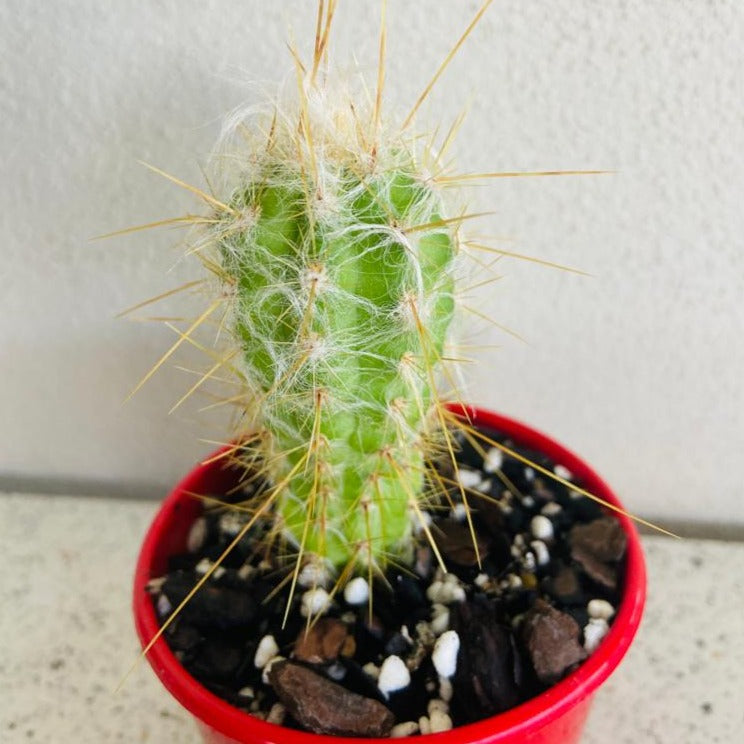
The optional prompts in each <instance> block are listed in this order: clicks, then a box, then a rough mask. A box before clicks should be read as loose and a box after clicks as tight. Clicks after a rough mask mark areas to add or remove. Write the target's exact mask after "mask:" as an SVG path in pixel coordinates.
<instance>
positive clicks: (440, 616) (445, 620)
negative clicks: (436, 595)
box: [431, 603, 450, 636]
mask: <svg viewBox="0 0 744 744" xmlns="http://www.w3.org/2000/svg"><path fill="white" fill-rule="evenodd" d="M431 614H432V620H431V629H432V630H433V631H434V634H435V635H437V636H440V635H442V633H444V631H445V630H447V629H448V628H449V623H450V613H449V610H448V609H447V607H445V606H444V605H443V604H438V603H437V604H434V605H432V608H431Z"/></svg>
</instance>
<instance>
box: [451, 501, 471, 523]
mask: <svg viewBox="0 0 744 744" xmlns="http://www.w3.org/2000/svg"><path fill="white" fill-rule="evenodd" d="M467 516H468V508H467V506H465V504H463V503H462V502H460V503H457V504H455V508H454V509H453V510H452V519H454V520H455V521H456V522H464V521H465V520H466V519H467Z"/></svg>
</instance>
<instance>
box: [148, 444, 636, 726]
mask: <svg viewBox="0 0 744 744" xmlns="http://www.w3.org/2000/svg"><path fill="white" fill-rule="evenodd" d="M489 435H490V436H492V438H495V439H497V440H499V441H503V442H504V443H505V444H507V446H509V447H511V448H512V449H517V451H519V452H520V453H521V454H523V455H525V456H526V457H528V458H530V460H532V461H533V462H535V463H537V464H539V465H541V466H542V467H545V468H547V469H549V470H551V471H554V470H557V471H558V473H559V474H560V475H562V476H564V477H565V476H566V473H564V472H563V471H564V469H563V468H561V467H560V464H557V463H553V462H551V461H549V460H547V459H546V458H545V457H544V456H543V455H541V454H539V453H536V452H529V451H525V450H523V449H519V448H515V446H514V444H513V443H511V442H509V441H508V440H504V439H503V438H501V437H499V435H498V433H492V432H489ZM458 460H459V461H460V468H461V471H460V480H461V482H462V483H463V485H464V486H465V487H466V488H467V489H468V490H467V491H466V494H467V498H468V502H469V506H470V509H471V514H472V520H473V526H474V529H475V533H476V542H477V546H478V551H477V554H476V550H475V548H474V545H473V540H472V534H471V530H470V527H469V525H468V522H467V519H466V515H465V509H464V508H463V504H462V503H461V501H462V497H461V492H460V490H459V488H458V487H456V486H453V487H452V488H451V491H450V494H449V497H450V499H451V504H452V505H453V506H454V508H452V506H451V505H450V503H449V502H448V501H443V504H442V506H441V508H439V509H437V510H436V512H435V513H432V514H431V517H432V526H431V532H432V534H433V536H434V539H435V541H436V542H437V545H438V547H439V549H440V552H441V553H442V556H443V558H444V561H445V564H446V566H447V569H448V572H449V573H448V574H446V575H445V574H444V573H443V572H442V571H441V569H440V568H438V565H437V562H436V560H434V558H433V556H432V551H431V548H430V547H429V545H428V544H427V540H426V538H425V536H424V535H423V534H421V535H419V536H418V537H417V544H418V548H417V551H416V560H415V564H414V565H412V566H411V567H410V569H408V570H401V569H397V568H390V569H389V570H388V571H387V575H386V582H382V581H379V580H377V581H375V583H374V585H373V587H372V594H373V597H374V602H373V613H372V616H371V617H370V614H369V604H368V602H367V601H366V600H365V599H364V594H365V589H366V581H365V580H364V579H357V580H356V583H355V584H354V586H353V588H352V587H348V588H347V591H346V593H344V592H342V591H340V592H338V593H337V594H336V595H335V596H334V597H333V598H332V599H331V600H330V601H328V597H327V595H325V594H324V593H323V589H322V586H323V584H324V582H323V577H322V576H320V581H319V576H318V572H317V571H312V570H307V571H303V574H302V576H301V582H300V583H301V586H298V587H297V589H296V591H295V596H294V599H293V604H292V607H291V608H290V612H289V614H288V620H287V622H286V624H285V625H284V627H282V621H283V617H284V613H285V609H286V601H287V597H288V589H287V587H285V588H284V589H283V590H282V591H278V592H275V588H276V586H277V583H278V582H279V581H281V579H282V578H284V577H286V576H287V574H288V572H291V570H292V568H293V565H288V564H287V563H286V562H284V563H282V562H281V561H280V560H279V559H278V558H277V557H276V556H274V555H272V554H269V555H268V556H267V555H266V554H265V551H261V550H259V549H258V547H257V546H258V544H259V543H260V542H261V537H262V536H263V534H264V530H265V529H266V528H265V527H256V528H254V529H252V530H251V532H249V533H248V534H247V535H246V536H245V538H243V539H242V540H241V541H240V543H239V544H238V546H237V547H236V548H235V549H234V550H233V551H232V552H231V553H230V555H229V556H228V558H227V559H226V560H225V561H224V562H223V563H222V565H221V566H220V568H218V569H217V570H216V571H215V572H214V574H213V575H212V576H211V577H210V579H209V580H208V582H207V584H206V585H205V586H204V587H203V588H202V589H201V590H200V591H199V592H198V593H197V594H196V595H195V597H194V598H193V599H192V600H191V601H190V602H189V603H188V604H187V605H186V607H185V609H184V610H183V611H182V612H181V614H180V615H179V617H177V618H176V620H175V621H174V622H173V623H172V624H171V625H170V627H169V628H168V630H167V631H166V633H165V638H166V640H167V642H168V644H169V645H170V647H171V648H172V649H173V651H174V652H175V653H176V655H177V657H178V658H179V659H180V660H181V662H182V663H183V665H184V667H185V668H186V669H187V670H188V671H189V673H190V674H192V675H193V676H194V677H196V678H197V679H198V680H199V681H200V682H201V684H203V685H204V686H205V687H206V688H208V689H209V690H211V691H212V692H214V693H215V694H217V695H219V696H220V697H222V698H224V699H225V700H227V701H228V702H230V703H231V704H233V705H235V706H237V707H238V708H241V709H243V710H245V711H247V712H250V713H252V714H253V715H256V716H259V717H261V718H264V719H267V720H269V721H271V722H275V723H282V724H283V725H285V726H289V727H293V728H304V729H307V730H312V731H316V732H326V733H338V734H346V735H351V736H365V735H366V736H371V735H375V736H384V735H388V734H391V733H392V735H395V736H401V735H410V734H415V733H429V732H432V731H442V730H446V729H447V728H450V727H452V726H458V725H461V724H464V723H469V722H472V721H477V720H479V719H481V718H484V717H487V716H491V715H493V714H495V713H499V712H501V711H504V710H507V709H508V708H511V707H513V706H515V705H518V704H519V703H521V702H524V701H525V700H528V699H529V698H531V697H534V696H535V695H537V694H539V693H540V692H542V691H543V690H545V689H546V688H547V687H548V686H550V685H552V684H554V683H555V682H557V681H558V680H560V679H561V678H562V677H564V676H565V675H566V674H568V673H569V672H570V671H572V670H573V669H575V668H576V666H577V665H578V664H580V663H581V662H582V661H583V660H584V659H585V658H586V657H587V656H588V655H589V654H590V653H591V652H592V651H593V650H594V649H595V648H596V647H597V646H598V645H599V643H600V642H601V640H602V638H603V636H604V634H605V633H606V632H607V629H608V626H609V624H611V622H612V616H613V615H614V610H615V609H616V608H617V606H618V602H619V598H620V595H621V589H622V584H623V565H624V555H625V535H624V533H623V532H622V530H621V529H620V526H619V523H618V522H617V521H616V520H615V519H614V518H613V517H612V516H609V515H608V514H606V513H605V511H604V510H603V509H602V508H601V507H600V506H598V505H597V504H596V503H595V502H593V501H591V500H590V499H588V498H585V497H584V496H581V495H579V494H578V493H576V492H575V491H572V490H571V489H569V488H567V487H565V486H563V485H561V484H560V483H557V482H555V481H553V480H552V479H550V478H548V477H545V476H542V475H539V474H537V473H535V471H534V470H533V469H532V468H530V467H525V465H523V464H522V463H520V462H519V461H517V460H516V459H512V458H508V457H503V459H502V458H501V457H499V452H498V451H497V450H493V451H491V452H490V453H489V456H488V457H487V458H486V462H485V469H484V461H483V458H482V457H481V455H480V454H479V453H478V452H476V451H475V449H473V448H472V447H470V446H468V445H467V444H464V445H463V446H462V449H461V451H460V453H459V455H458ZM499 460H501V462H499ZM494 466H499V467H498V471H495V470H494ZM489 471H492V472H489ZM445 475H447V476H448V475H449V474H447V473H445ZM569 479H570V478H569ZM577 485H580V484H577ZM478 493H482V494H483V496H479V495H477V494H478ZM214 495H215V496H216V497H218V498H220V499H222V500H225V498H226V497H225V496H224V495H221V494H214ZM241 498H245V496H244V495H243V496H242V497H241ZM246 520H247V515H245V513H241V512H236V511H226V510H225V509H224V508H212V509H209V508H208V509H206V510H205V512H204V515H203V517H202V518H201V519H200V520H199V521H198V522H197V523H196V524H195V525H194V527H193V528H192V531H191V535H190V539H189V548H190V550H189V552H188V553H186V554H184V555H179V556H176V557H174V558H173V559H172V560H171V562H170V566H169V573H168V575H167V576H166V577H162V578H158V579H154V580H153V581H151V582H150V585H149V591H150V593H151V594H152V596H153V601H154V603H155V606H156V609H157V612H158V616H159V617H160V619H161V621H163V620H165V619H166V618H167V617H168V616H169V615H170V613H171V612H172V611H173V609H174V608H175V607H176V606H177V605H178V604H179V603H180V602H181V600H182V599H183V598H184V597H185V596H186V595H187V593H188V592H189V591H190V590H191V589H192V588H193V586H194V585H195V584H196V582H197V581H198V580H199V578H200V577H201V576H202V575H203V574H204V573H205V572H206V570H208V568H209V566H210V565H211V562H212V561H214V560H216V559H217V558H218V556H219V555H220V554H221V553H222V551H223V550H224V549H225V547H226V546H227V545H228V544H229V543H230V542H231V541H232V540H233V539H234V537H235V535H236V534H237V533H238V532H239V530H240V527H241V526H242V525H243V524H244V523H245V521H246ZM479 558H480V562H481V563H480V566H479V565H478V559H479ZM311 568H312V567H311ZM331 587H332V582H329V583H328V584H327V585H326V589H327V590H328V591H329V592H330V591H331ZM303 602H304V604H305V606H306V608H307V606H312V605H313V603H315V606H316V607H318V606H322V605H324V604H326V605H327V606H326V607H325V609H324V611H322V616H321V615H317V614H316V613H313V612H312V611H311V615H312V616H313V622H312V624H311V625H310V629H309V630H308V621H307V618H306V617H304V616H303V614H302V606H303ZM306 614H307V610H306ZM268 636H270V638H268ZM432 652H433V653H432ZM282 659H284V660H282ZM341 688H343V689H341ZM328 698H331V699H333V700H335V701H336V702H335V703H334V704H333V705H328Z"/></svg>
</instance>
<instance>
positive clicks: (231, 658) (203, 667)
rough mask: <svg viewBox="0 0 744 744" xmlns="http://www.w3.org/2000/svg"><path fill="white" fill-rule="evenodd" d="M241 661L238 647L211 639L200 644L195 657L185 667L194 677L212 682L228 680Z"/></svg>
mask: <svg viewBox="0 0 744 744" xmlns="http://www.w3.org/2000/svg"><path fill="white" fill-rule="evenodd" d="M242 661H243V652H242V650H241V649H240V648H239V647H236V646H234V645H232V644H230V643H226V642H224V641H221V640H219V639H215V638H212V639H209V640H207V641H205V642H204V643H203V644H202V646H201V647H200V649H199V652H198V653H197V654H196V657H195V658H194V659H193V661H191V662H190V663H188V664H187V666H188V669H189V671H190V672H191V673H192V674H193V675H194V676H203V677H205V678H206V679H209V680H213V681H215V680H230V679H232V678H233V677H234V676H235V674H236V672H237V671H238V668H239V667H240V665H241V662H242Z"/></svg>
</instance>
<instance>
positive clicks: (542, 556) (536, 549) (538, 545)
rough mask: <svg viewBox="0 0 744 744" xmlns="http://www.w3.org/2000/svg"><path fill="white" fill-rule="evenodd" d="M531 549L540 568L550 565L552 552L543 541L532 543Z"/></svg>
mask: <svg viewBox="0 0 744 744" xmlns="http://www.w3.org/2000/svg"><path fill="white" fill-rule="evenodd" d="M530 547H531V548H532V552H533V553H534V554H535V558H536V559H537V565H538V566H547V565H548V563H550V551H549V550H548V546H547V545H546V544H545V543H544V542H543V541H542V540H533V541H532V542H531V543H530Z"/></svg>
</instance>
